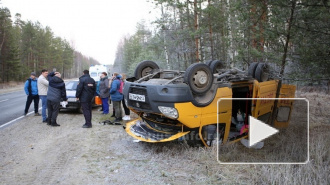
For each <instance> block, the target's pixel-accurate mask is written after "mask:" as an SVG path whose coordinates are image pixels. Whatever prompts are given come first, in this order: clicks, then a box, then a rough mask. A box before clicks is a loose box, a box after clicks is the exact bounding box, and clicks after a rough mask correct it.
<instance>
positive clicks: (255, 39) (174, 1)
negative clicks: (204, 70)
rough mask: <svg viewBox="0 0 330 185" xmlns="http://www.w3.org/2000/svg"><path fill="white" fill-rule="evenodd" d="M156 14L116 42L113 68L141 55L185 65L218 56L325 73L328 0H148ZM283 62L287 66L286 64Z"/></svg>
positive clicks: (129, 68)
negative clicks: (133, 32)
mask: <svg viewBox="0 0 330 185" xmlns="http://www.w3.org/2000/svg"><path fill="white" fill-rule="evenodd" d="M151 2H152V3H153V4H154V5H155V10H156V11H157V12H159V13H158V18H157V19H156V20H155V21H154V22H153V23H151V24H152V26H151V27H152V29H151V28H149V26H148V25H149V23H146V22H143V21H141V22H140V23H138V24H137V29H136V32H135V34H133V35H129V36H125V37H123V38H122V40H121V42H120V43H119V44H118V49H117V52H116V59H115V63H114V68H115V69H116V70H118V71H122V72H126V73H128V74H130V75H132V74H133V72H134V69H135V66H136V64H137V63H138V62H140V61H143V60H153V61H156V62H157V63H158V64H159V65H160V66H161V67H162V68H164V69H166V68H170V69H179V70H185V69H186V68H187V67H188V66H189V65H190V64H192V63H195V62H206V61H208V60H216V59H217V60H222V61H224V62H225V63H226V65H227V67H238V68H240V69H244V70H246V69H247V67H248V65H249V64H251V63H252V62H265V63H268V64H270V66H271V67H272V68H273V69H274V70H275V71H276V73H275V74H276V75H278V76H279V77H281V75H282V74H285V77H287V78H294V79H308V78H312V79H325V78H326V79H329V76H330V21H329V20H330V3H329V0H314V1H310V0H299V1H298V0H276V1H275V0H274V1H272V0H271V1H270V0H152V1H151ZM284 68H285V70H284Z"/></svg>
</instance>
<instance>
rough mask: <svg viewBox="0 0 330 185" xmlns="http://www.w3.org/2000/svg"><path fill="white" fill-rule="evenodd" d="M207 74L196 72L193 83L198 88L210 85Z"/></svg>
mask: <svg viewBox="0 0 330 185" xmlns="http://www.w3.org/2000/svg"><path fill="white" fill-rule="evenodd" d="M207 76H208V75H207V73H206V72H205V71H196V73H195V75H194V78H193V82H194V84H195V86H196V87H197V88H203V87H205V86H206V85H207V84H208V80H207V79H208V78H207Z"/></svg>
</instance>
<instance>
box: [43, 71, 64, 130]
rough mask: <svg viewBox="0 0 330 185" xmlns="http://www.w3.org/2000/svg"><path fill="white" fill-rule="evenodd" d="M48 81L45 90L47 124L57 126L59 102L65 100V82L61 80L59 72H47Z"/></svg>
mask: <svg viewBox="0 0 330 185" xmlns="http://www.w3.org/2000/svg"><path fill="white" fill-rule="evenodd" d="M48 81H49V85H48V91H47V109H48V119H47V125H51V126H54V127H57V126H60V125H59V124H57V122H56V119H57V115H58V112H59V110H60V102H61V101H66V100H67V97H66V89H65V83H64V81H63V80H62V78H61V74H60V73H59V72H51V73H49V74H48Z"/></svg>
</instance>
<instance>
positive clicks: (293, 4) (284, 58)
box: [271, 0, 296, 124]
mask: <svg viewBox="0 0 330 185" xmlns="http://www.w3.org/2000/svg"><path fill="white" fill-rule="evenodd" d="M295 8H296V0H293V1H292V2H291V12H290V18H289V21H288V31H287V33H286V39H285V45H284V51H283V56H282V64H281V71H280V80H279V82H278V86H277V91H276V98H279V97H280V90H281V87H282V78H283V74H284V70H285V63H286V57H287V53H288V48H289V42H290V38H291V27H292V24H293V16H294V11H295ZM277 105H278V100H275V102H274V111H273V114H272V119H271V120H272V124H274V120H275V118H276V114H277V111H278V110H277Z"/></svg>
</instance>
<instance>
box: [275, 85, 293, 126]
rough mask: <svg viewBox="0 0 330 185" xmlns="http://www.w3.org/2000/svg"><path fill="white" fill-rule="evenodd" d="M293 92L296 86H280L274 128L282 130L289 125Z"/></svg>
mask: <svg viewBox="0 0 330 185" xmlns="http://www.w3.org/2000/svg"><path fill="white" fill-rule="evenodd" d="M295 92H296V86H294V85H288V84H282V87H281V90H280V96H279V98H280V99H279V100H278V103H277V114H276V118H275V120H274V126H275V127H276V128H283V127H287V126H288V125H289V121H290V117H291V112H292V107H293V102H294V99H293V98H294V97H295Z"/></svg>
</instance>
